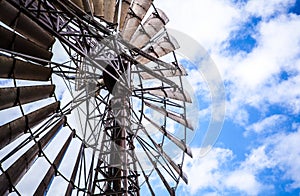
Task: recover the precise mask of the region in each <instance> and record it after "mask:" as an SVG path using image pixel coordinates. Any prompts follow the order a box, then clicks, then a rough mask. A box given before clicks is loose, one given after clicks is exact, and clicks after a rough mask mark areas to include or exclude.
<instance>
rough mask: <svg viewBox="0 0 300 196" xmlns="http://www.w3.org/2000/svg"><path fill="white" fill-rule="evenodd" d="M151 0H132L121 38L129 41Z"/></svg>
mask: <svg viewBox="0 0 300 196" xmlns="http://www.w3.org/2000/svg"><path fill="white" fill-rule="evenodd" d="M152 1H153V0H134V1H133V3H132V6H131V10H132V11H130V12H128V14H127V16H126V19H125V22H124V27H123V31H122V33H121V34H122V36H123V39H124V40H126V41H129V40H130V39H131V37H132V35H133V34H134V32H135V31H136V29H137V28H138V26H139V24H140V23H141V22H142V20H143V18H144V17H145V15H146V13H147V11H148V9H149V8H150V6H151V3H152Z"/></svg>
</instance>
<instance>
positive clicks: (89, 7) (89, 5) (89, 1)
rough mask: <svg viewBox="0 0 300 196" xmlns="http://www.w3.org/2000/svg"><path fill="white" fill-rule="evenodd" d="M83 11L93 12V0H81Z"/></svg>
mask: <svg viewBox="0 0 300 196" xmlns="http://www.w3.org/2000/svg"><path fill="white" fill-rule="evenodd" d="M82 3H83V7H84V11H85V12H86V13H89V14H93V13H94V4H93V0H82Z"/></svg>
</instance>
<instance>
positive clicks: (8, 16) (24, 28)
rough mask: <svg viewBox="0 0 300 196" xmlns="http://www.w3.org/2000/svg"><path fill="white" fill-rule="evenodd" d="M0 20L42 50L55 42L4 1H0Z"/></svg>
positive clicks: (48, 34)
mask: <svg viewBox="0 0 300 196" xmlns="http://www.w3.org/2000/svg"><path fill="white" fill-rule="evenodd" d="M0 20H1V21H2V22H3V23H5V24H6V25H8V26H10V27H11V28H13V29H15V30H17V31H18V32H19V33H21V34H22V35H24V36H25V37H27V38H28V39H30V40H32V41H33V42H35V43H37V44H38V45H39V46H41V47H43V48H44V49H49V47H50V46H52V44H53V43H54V41H55V39H54V37H53V36H51V35H50V33H48V32H47V31H45V30H44V29H42V28H41V26H39V25H37V24H36V23H35V22H33V21H32V20H31V19H30V18H28V17H27V16H25V15H24V14H22V13H19V10H18V9H16V8H15V7H13V6H12V5H11V4H9V3H8V2H6V1H0Z"/></svg>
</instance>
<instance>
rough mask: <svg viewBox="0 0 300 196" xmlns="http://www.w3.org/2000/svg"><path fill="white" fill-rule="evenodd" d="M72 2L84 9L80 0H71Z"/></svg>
mask: <svg viewBox="0 0 300 196" xmlns="http://www.w3.org/2000/svg"><path fill="white" fill-rule="evenodd" d="M71 1H72V2H73V3H75V4H76V5H77V6H78V7H79V8H81V9H82V10H84V6H83V2H82V0H71Z"/></svg>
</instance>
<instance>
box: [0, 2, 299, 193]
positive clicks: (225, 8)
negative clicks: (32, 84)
mask: <svg viewBox="0 0 300 196" xmlns="http://www.w3.org/2000/svg"><path fill="white" fill-rule="evenodd" d="M154 3H155V5H156V6H157V7H158V8H161V9H162V10H164V11H165V12H166V14H167V16H168V17H169V19H170V22H169V23H168V24H167V27H169V28H173V29H175V30H178V31H181V32H183V33H185V34H186V35H188V36H190V38H193V39H194V40H195V41H196V42H197V44H199V45H200V46H201V47H203V48H204V49H205V50H206V52H207V53H208V54H209V55H210V58H211V59H212V60H213V65H214V66H216V68H217V70H218V73H219V74H220V76H221V79H222V82H223V85H224V90H225V102H226V110H225V119H224V124H223V127H222V129H221V132H220V135H219V137H218V138H217V140H216V142H215V143H213V146H212V148H211V149H210V151H209V152H208V153H207V154H206V155H205V156H200V153H201V150H203V146H202V141H203V137H204V135H205V134H206V133H207V130H208V127H209V125H210V120H211V111H212V100H211V92H210V89H209V86H208V84H207V83H206V82H205V79H203V75H201V73H200V72H197V71H193V70H189V71H190V72H189V80H190V84H191V85H192V87H193V91H194V92H195V96H197V98H198V103H199V111H198V112H199V116H200V125H199V128H198V130H196V132H195V133H196V134H195V137H194V139H193V140H192V142H191V143H190V146H191V147H192V151H193V155H194V156H193V157H194V158H193V159H190V158H188V157H187V158H186V161H185V163H184V171H185V172H186V173H187V175H188V178H189V183H188V185H185V184H184V183H180V185H179V187H178V190H177V195H186V196H190V195H191V196H198V195H299V193H300V175H299V174H298V173H299V171H300V164H299V163H300V148H299V141H300V89H299V86H300V1H299V0H297V1H296V0H249V1H246V0H185V1H184V3H183V1H182V0H156V1H154ZM197 55H198V56H197ZM197 57H199V58H200V57H201V54H197V53H196V56H195V58H197ZM181 63H182V64H183V65H184V66H186V67H189V66H190V64H189V63H190V62H188V61H182V62H181ZM201 66H204V65H200V68H199V69H200V70H201ZM10 85H13V84H10ZM59 90H61V89H57V91H59ZM52 101H53V100H52ZM43 104H46V102H45V103H43ZM30 107H34V106H33V105H30ZM28 110H29V109H28ZM30 110H33V108H31V109H30ZM12 112H14V111H12ZM2 114H3V113H2ZM14 115H15V114H14ZM19 115H21V114H19ZM1 117H2V118H1V119H0V121H1V123H4V122H6V121H8V120H9V118H10V116H7V117H6V116H5V115H1ZM208 134H209V133H208ZM44 172H45V171H44ZM28 176H30V175H28ZM152 180H154V181H155V180H158V179H152ZM24 181H26V180H24ZM27 182H29V181H27ZM55 183H56V182H55ZM57 183H59V182H57ZM55 185H57V184H55ZM24 186H25V185H24ZM26 186H28V184H26ZM155 188H156V190H158V191H159V189H162V188H163V187H162V186H160V185H158V186H155ZM142 191H143V195H147V194H148V192H147V191H146V190H144V189H143V190H142ZM165 193H166V192H165V191H163V190H161V194H160V195H166V194H165ZM53 194H54V193H53Z"/></svg>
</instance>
